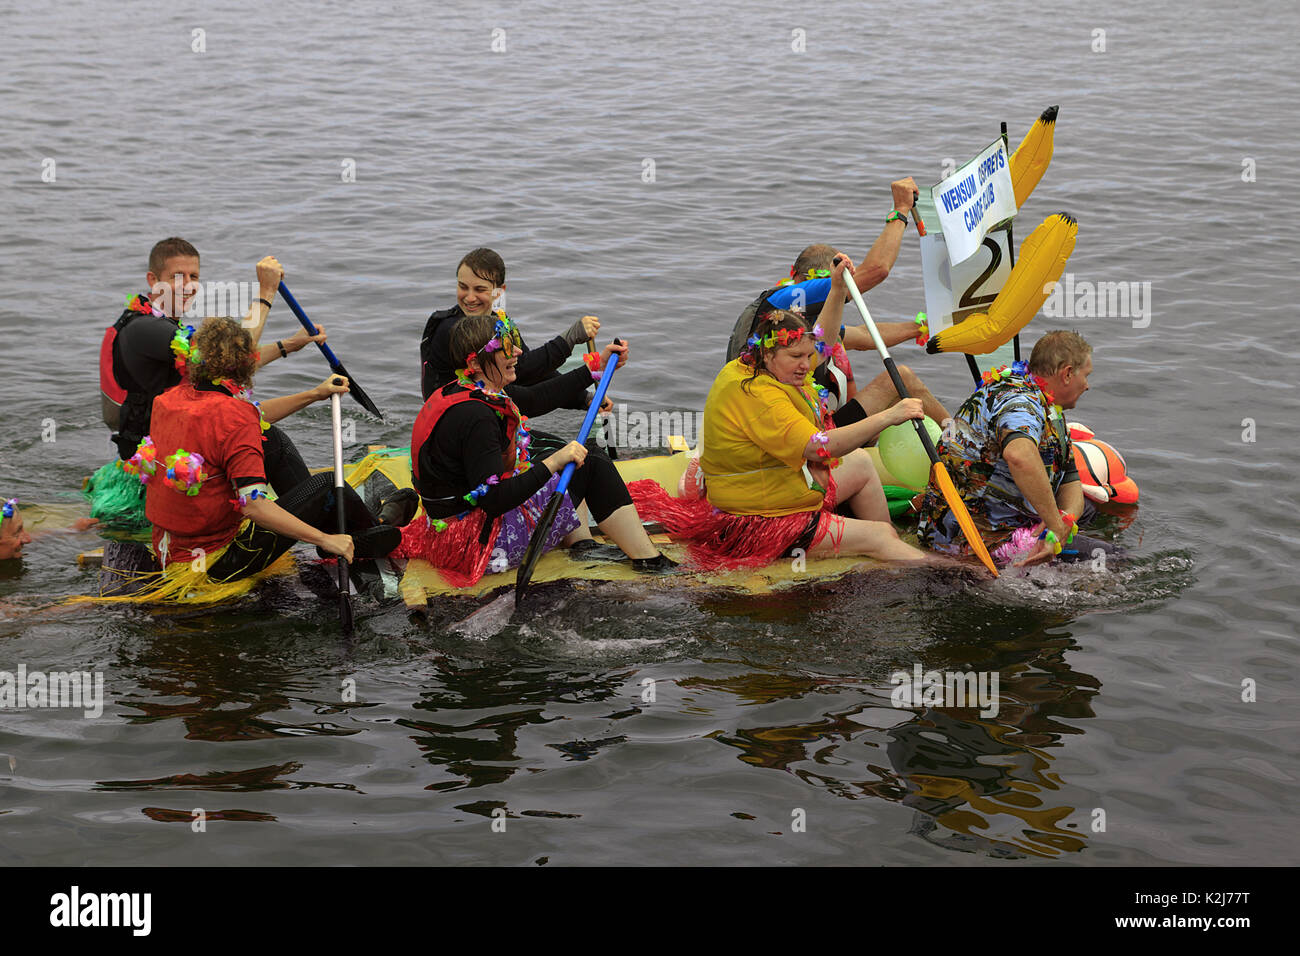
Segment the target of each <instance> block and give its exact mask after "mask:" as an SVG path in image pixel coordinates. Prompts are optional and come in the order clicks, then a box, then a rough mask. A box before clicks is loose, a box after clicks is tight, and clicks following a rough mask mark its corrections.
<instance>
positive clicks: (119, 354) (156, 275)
mask: <svg viewBox="0 0 1300 956" xmlns="http://www.w3.org/2000/svg"><path fill="white" fill-rule="evenodd" d="M283 277H284V270H283V269H282V268H281V266H280V263H279V262H277V261H276V260H275V258H274V257H273V256H266V257H265V258H263V259H262V260H261V261H260V262H258V263H257V279H258V290H259V295H260V298H258V299H257V300H256V301H255V302H254V303H253V305H252V308H251V309H250V311H249V314H248V316H246V317H245V319H244V321H243V327H244V328H246V329H248V331H249V333H250V335H251V336H252V340H253V345H254V347H255V348H256V346H257V343H258V340H259V338H260V337H261V334H262V330H263V328H264V327H265V325H266V318H267V314H268V313H269V312H270V310H271V301H272V300H273V299H274V297H275V294H276V290H277V289H278V288H279V285H280V280H281V279H282V278H283ZM145 280H146V281H147V282H148V283H149V292H148V293H146V294H141V295H137V296H133V297H132V298H131V299H130V300H128V304H127V308H126V310H125V311H124V312H123V313H122V315H121V317H120V318H119V319H118V320H117V322H116V323H115V324H114V325H113V326H112V327H111V328H109V329H108V331H107V332H106V333H105V336H104V343H103V346H102V348H101V350H100V389H101V405H102V407H103V412H104V422H105V424H106V425H108V427H109V428H111V429H113V430H114V431H115V432H116V434H114V435H113V436H112V441H113V443H114V444H115V445H116V446H117V451H118V457H119V458H121V459H122V460H123V461H126V460H127V459H129V458H130V457H131V456H132V455H134V454H135V451H136V448H137V446H138V445H139V443H140V441H141V439H143V438H144V437H145V436H146V435H148V434H149V431H150V428H149V419H150V413H151V410H152V407H153V400H154V399H155V398H156V397H158V396H159V395H161V394H162V393H163V392H165V391H166V390H167V389H169V388H171V387H172V386H174V385H177V384H179V383H180V381H181V378H182V371H183V369H184V366H185V357H184V356H185V353H186V349H187V348H188V334H189V327H187V326H186V325H185V322H184V318H183V316H184V313H185V312H186V311H188V310H189V308H190V305H191V302H192V300H193V298H194V295H195V293H196V292H197V291H198V289H199V284H198V283H199V254H198V250H197V249H195V248H194V246H192V245H191V244H190V243H188V242H186V241H185V240H184V239H180V238H177V237H172V238H169V239H164V240H162V241H161V242H159V243H157V244H156V245H155V246H154V247H153V249H152V250H150V253H149V271H148V272H147V273H146V275H145ZM323 341H325V331H324V329H322V328H318V331H317V334H316V335H314V336H313V335H308V334H307V332H306V331H305V330H304V329H299V330H298V331H297V332H295V333H294V334H293V335H291V336H289V337H288V338H285V339H281V340H280V341H278V342H276V343H275V346H274V347H268V348H263V349H261V357H260V359H259V362H258V365H259V367H261V366H264V365H266V364H268V363H270V362H272V361H274V360H275V359H277V358H281V357H285V356H288V355H289V354H290V353H291V352H297V351H299V350H300V349H302V348H303V347H304V346H306V345H309V344H311V343H313V342H323ZM266 445H267V453H268V458H270V459H272V460H276V461H282V462H284V473H283V474H277V475H275V476H268V477H272V486H273V487H276V489H277V490H279V488H280V486H281V485H283V486H284V487H285V488H286V489H287V488H292V487H293V486H294V485H296V484H299V483H300V482H301V481H303V480H304V479H305V478H306V477H307V468H306V465H304V464H303V463H302V458H301V456H300V455H299V454H298V452H297V449H296V448H294V447H293V443H292V441H290V440H289V437H288V436H287V435H285V434H284V432H283V431H281V430H280V429H279V428H276V427H272V428H271V429H270V430H269V431H268V432H267V433H266Z"/></svg>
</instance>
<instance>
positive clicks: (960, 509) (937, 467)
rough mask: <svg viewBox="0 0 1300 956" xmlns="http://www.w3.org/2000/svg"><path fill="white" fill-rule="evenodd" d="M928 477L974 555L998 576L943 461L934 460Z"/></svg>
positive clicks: (995, 566)
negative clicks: (950, 510) (954, 518)
mask: <svg viewBox="0 0 1300 956" xmlns="http://www.w3.org/2000/svg"><path fill="white" fill-rule="evenodd" d="M930 477H931V478H932V479H934V483H935V484H936V485H937V486H938V488H939V490H940V491H941V492H942V493H943V500H944V501H946V502H948V507H949V508H951V509H952V513H953V515H954V516H955V517H956V518H957V524H959V525H960V526H961V533H962V534H964V535H965V536H966V540H967V541H968V542H969V543H970V547H971V550H972V551H974V552H975V555H976V557H978V558H979V559H980V560H981V561H983V562H984V567H986V568H988V569H989V570H990V571H992V572H993V576H994V577H995V578H996V577H997V576H998V567H997V565H996V564H994V563H993V559H992V558H991V557H989V549H988V548H986V547H984V539H983V538H981V537H980V533H979V530H978V529H977V528H976V527H975V521H974V519H973V518H971V516H970V511H969V510H968V509H967V508H966V502H964V501H962V500H961V495H959V494H957V486H956V485H954V484H953V483H952V478H951V477H949V475H948V469H947V468H945V467H944V466H943V462H941V461H936V462H935V463H934V467H933V468H932V469H931V472H930Z"/></svg>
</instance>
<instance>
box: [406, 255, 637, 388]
mask: <svg viewBox="0 0 1300 956" xmlns="http://www.w3.org/2000/svg"><path fill="white" fill-rule="evenodd" d="M505 288H506V264H505V262H504V260H502V258H501V257H500V256H499V255H497V253H495V252H493V251H492V250H491V249H485V248H479V249H475V250H473V251H472V252H469V253H468V254H466V256H465V257H464V258H463V259H461V260H460V262H459V263H458V264H457V266H456V304H455V305H454V306H452V307H451V308H450V309H442V310H440V311H438V312H434V313H433V314H432V315H430V316H429V319H428V321H427V322H426V323H425V326H424V335H423V337H422V338H421V339H420V393H421V395H422V396H423V398H424V400H425V401H428V399H429V396H430V395H432V394H433V390H434V389H435V388H437V387H438V386H440V385H445V384H447V383H448V382H450V381H451V380H452V379H453V378H455V377H456V365H455V364H454V363H453V361H452V358H451V351H450V341H451V329H452V326H454V325H455V324H456V322H457V320H458V319H461V318H463V317H464V316H466V315H487V314H489V313H490V312H492V311H494V310H495V309H496V303H497V301H498V297H499V296H500V295H501V294H503V293H504V292H505ZM599 329H600V319H598V318H596V317H595V316H594V315H584V316H583V317H582V318H580V319H578V320H577V321H576V322H574V323H573V325H572V326H570V327H569V330H568V331H567V332H565V333H564V334H563V335H557V336H556V337H555V338H553V339H551V340H550V341H549V342H547V343H546V344H545V345H543V346H541V347H540V348H535V349H530V348H528V346H527V345H526V344H524V342H523V339H522V337H521V338H520V340H519V342H520V346H521V347H522V349H523V352H522V354H521V355H520V357H519V364H518V365H517V367H516V368H517V371H516V378H515V382H516V384H517V385H523V386H527V385H535V384H537V383H538V382H540V381H542V380H543V379H546V378H549V377H551V376H553V375H554V374H555V370H556V369H557V368H559V367H560V366H561V365H563V364H564V360H565V359H567V358H568V357H569V355H570V354H572V352H573V347H574V346H575V345H581V344H582V343H583V342H586V341H587V340H588V339H592V338H595V336H596V332H597V330H599ZM558 407H560V408H571V407H572V408H586V406H585V405H560V406H558ZM610 407H611V408H612V407H613V406H612V404H611V405H610Z"/></svg>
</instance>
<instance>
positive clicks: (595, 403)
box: [555, 352, 618, 495]
mask: <svg viewBox="0 0 1300 956" xmlns="http://www.w3.org/2000/svg"><path fill="white" fill-rule="evenodd" d="M617 367H618V353H617V352H614V353H612V354H611V355H610V356H609V364H608V365H606V366H605V371H604V373H603V374H602V375H601V376H600V381H599V382H597V383H596V394H595V395H594V396H592V399H591V407H590V408H588V409H587V417H586V418H584V419H583V420H582V431H580V432H578V444H579V445H585V444H587V436H588V435H589V434H591V426H592V425H593V424H595V422H596V416H597V415H598V414H599V413H600V404H601V402H603V401H604V400H605V393H606V392H608V391H609V382H610V379H612V378H613V377H614V369H615V368H617ZM577 467H578V463H577V462H574V461H571V462H569V463H568V464H567V465H565V466H564V470H563V471H562V472H560V483H559V484H558V485H556V486H555V493H556V494H557V495H562V494H564V493H565V492H566V491H568V490H569V481H570V480H571V479H572V478H573V472H574V469H576V468H577Z"/></svg>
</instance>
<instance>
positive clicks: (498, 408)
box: [411, 382, 519, 482]
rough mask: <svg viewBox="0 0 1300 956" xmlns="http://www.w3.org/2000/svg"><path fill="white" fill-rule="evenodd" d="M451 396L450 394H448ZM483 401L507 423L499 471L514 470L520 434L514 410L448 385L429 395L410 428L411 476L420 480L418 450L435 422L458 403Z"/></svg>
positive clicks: (492, 398) (505, 403)
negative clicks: (518, 433)
mask: <svg viewBox="0 0 1300 956" xmlns="http://www.w3.org/2000/svg"><path fill="white" fill-rule="evenodd" d="M448 393H450V394H448ZM469 401H474V402H482V403H483V404H484V405H486V406H487V407H488V408H490V409H492V410H493V411H494V412H496V413H497V414H498V415H500V416H501V417H502V418H504V419H505V421H506V443H505V444H506V448H505V451H504V452H503V453H502V455H501V462H502V464H501V471H502V473H503V474H509V473H510V472H511V471H513V470H514V467H515V457H514V456H515V433H516V432H518V431H519V419H518V418H517V417H515V413H514V411H513V407H512V405H511V403H510V402H509V401H507V400H506V399H504V398H501V397H497V396H492V395H488V394H487V393H486V392H483V391H481V390H479V389H477V388H465V387H464V386H463V385H460V384H459V383H457V382H449V383H448V384H447V385H444V386H443V387H442V388H440V389H438V390H437V391H436V392H434V393H433V394H432V395H430V396H429V400H428V401H427V402H425V403H424V407H423V408H421V409H420V414H418V415H416V416H415V427H414V428H412V429H411V476H412V477H413V478H414V479H415V480H416V481H417V482H418V481H419V480H420V451H421V449H423V448H424V443H425V442H427V441H428V440H429V438H430V437H432V435H433V430H434V428H436V427H437V425H438V420H439V419H440V418H442V416H443V415H444V414H446V412H447V409H449V408H451V407H452V406H454V405H459V404H460V403H461V402H469Z"/></svg>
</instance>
